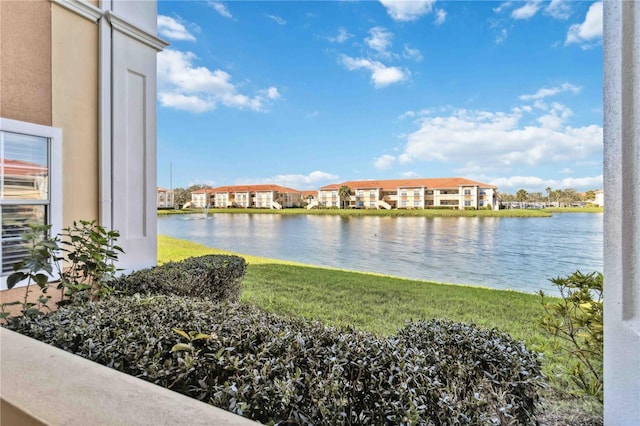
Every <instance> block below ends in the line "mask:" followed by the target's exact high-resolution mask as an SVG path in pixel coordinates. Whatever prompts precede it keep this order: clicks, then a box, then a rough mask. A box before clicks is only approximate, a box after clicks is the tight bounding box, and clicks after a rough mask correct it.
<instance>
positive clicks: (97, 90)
mask: <svg viewBox="0 0 640 426" xmlns="http://www.w3.org/2000/svg"><path fill="white" fill-rule="evenodd" d="M156 6H157V5H156V2H155V1H145V2H136V1H81V0H32V1H29V0H16V1H0V39H1V40H2V43H1V44H0V94H1V95H0V152H2V153H3V154H2V158H0V173H1V174H2V180H1V182H3V183H1V186H0V220H1V221H2V228H3V232H2V236H0V240H1V241H0V243H1V246H2V249H1V250H0V264H1V265H2V269H1V272H0V275H1V277H0V290H1V289H5V288H6V276H7V275H8V274H9V273H11V272H12V264H13V263H14V262H16V261H18V260H20V259H21V258H23V257H24V256H25V255H26V251H25V248H24V241H23V240H22V237H21V235H22V233H23V230H24V229H25V227H26V226H27V225H28V224H48V225H51V230H50V232H51V234H52V235H55V234H57V233H59V232H60V231H61V230H62V228H64V227H67V226H71V225H72V224H73V222H74V221H77V220H80V219H82V220H95V221H96V222H97V223H99V224H100V225H102V226H104V227H105V228H107V229H114V230H118V231H119V232H120V238H119V240H118V245H120V246H122V247H123V249H124V251H125V253H124V254H123V255H121V256H120V262H119V265H118V266H119V267H121V268H123V269H124V270H132V269H139V268H142V267H147V266H151V265H154V264H155V263H156V244H157V239H156V232H157V231H156V205H157V193H154V192H153V189H154V188H155V187H156V154H155V153H156V55H157V53H158V51H161V50H162V49H163V48H164V47H166V46H167V44H166V43H165V42H164V41H162V40H160V39H159V38H157V36H156V25H157V24H156V20H157V8H156ZM12 291H13V290H12ZM5 297H6V298H9V297H10V296H7V295H5V294H0V298H2V299H3V300H4V298H5Z"/></svg>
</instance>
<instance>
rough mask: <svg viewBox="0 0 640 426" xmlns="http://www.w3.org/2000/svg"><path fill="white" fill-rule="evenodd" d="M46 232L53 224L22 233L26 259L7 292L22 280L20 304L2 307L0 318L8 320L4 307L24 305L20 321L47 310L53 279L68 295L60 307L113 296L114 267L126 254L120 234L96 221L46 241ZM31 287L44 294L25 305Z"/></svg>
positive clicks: (17, 267)
mask: <svg viewBox="0 0 640 426" xmlns="http://www.w3.org/2000/svg"><path fill="white" fill-rule="evenodd" d="M50 231H51V225H34V224H29V225H28V227H27V229H26V230H25V232H24V233H23V234H22V239H23V240H24V242H25V249H26V251H27V254H28V255H27V256H26V257H25V259H23V260H21V261H19V262H16V263H14V264H13V270H14V272H13V273H12V274H11V275H9V276H8V277H7V287H8V288H10V289H11V288H13V287H14V286H15V285H17V284H18V283H19V282H21V281H23V280H26V289H25V293H24V299H23V301H22V302H20V301H13V302H8V303H2V304H1V305H0V319H6V318H8V317H9V316H10V314H9V312H8V311H6V307H8V306H12V305H18V304H22V310H21V313H22V314H23V315H24V316H26V315H37V314H40V313H42V310H43V308H47V309H50V308H49V306H47V302H48V301H49V299H51V296H49V295H48V294H47V290H49V281H50V280H52V279H58V284H57V287H56V288H57V289H59V290H62V291H63V292H64V296H66V299H63V300H61V301H59V302H58V305H59V306H62V305H67V304H70V303H73V302H75V301H83V300H87V299H92V300H96V299H100V298H103V297H106V296H109V295H111V293H112V287H111V286H110V284H111V282H112V281H113V280H114V279H115V274H116V272H117V271H118V269H117V268H116V265H115V262H117V261H118V255H119V253H124V251H123V250H122V248H121V247H119V246H117V245H116V244H115V242H116V240H117V239H118V237H119V236H120V233H118V231H113V230H112V231H107V230H106V229H105V228H103V227H102V226H100V225H98V224H97V223H96V222H95V221H87V220H81V221H79V222H75V221H74V222H73V226H72V227H67V228H64V229H63V233H62V234H58V235H55V236H49V233H50ZM54 268H55V274H54ZM32 283H36V284H37V285H38V287H39V288H40V290H41V291H42V296H41V297H39V298H38V302H37V303H32V302H29V301H28V297H29V293H30V286H31V284H32Z"/></svg>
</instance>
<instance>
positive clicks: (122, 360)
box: [9, 296, 542, 425]
mask: <svg viewBox="0 0 640 426" xmlns="http://www.w3.org/2000/svg"><path fill="white" fill-rule="evenodd" d="M9 328H12V329H14V330H16V331H18V332H20V333H23V334H26V335H29V336H32V337H34V338H37V339H39V340H42V341H44V342H48V343H50V344H53V345H55V346H57V347H60V348H62V349H64V350H67V351H70V352H73V353H75V354H78V355H80V356H83V357H85V358H88V359H91V360H93V361H96V362H99V363H101V364H104V365H106V366H109V367H112V368H115V369H117V370H120V371H123V372H126V373H128V374H131V375H133V376H137V377H140V378H142V379H145V380H148V381H150V382H153V383H156V384H158V385H161V386H164V387H167V388H170V389H173V390H175V391H177V392H180V393H183V394H186V395H188V396H191V397H194V398H197V399H199V400H202V401H206V402H208V403H210V404H213V405H215V406H218V407H221V408H223V409H226V410H229V411H232V412H234V413H237V414H241V415H243V416H246V417H249V418H251V419H254V420H257V421H259V422H263V423H270V422H272V423H275V424H376V425H379V424H433V425H445V424H446V425H451V424H510V423H513V424H516V423H517V424H535V404H536V401H537V399H538V390H539V387H540V386H541V384H542V378H541V372H540V366H539V363H538V360H537V358H536V355H535V354H534V353H531V352H529V351H527V349H526V348H525V347H524V346H523V345H522V344H520V343H517V342H515V341H513V340H512V339H511V338H510V337H509V336H507V335H505V334H501V333H498V332H496V331H485V330H481V329H478V328H476V327H474V326H472V325H461V324H457V323H453V322H448V321H432V322H419V323H411V324H407V325H406V327H404V328H403V329H401V330H400V331H399V332H398V333H397V335H395V336H392V337H389V338H378V337H376V336H374V335H372V334H368V333H365V332H360V331H356V330H353V329H336V328H330V327H326V326H324V325H322V324H320V323H316V322H311V321H306V320H302V319H294V318H284V317H279V316H276V315H274V314H269V313H266V312H263V311H260V310H258V309H256V308H253V307H251V306H246V305H241V304H214V303H211V302H208V301H205V300H200V299H197V298H187V297H175V296H173V297H167V296H151V297H146V298H144V297H140V296H134V297H123V298H113V299H110V300H105V301H102V302H98V303H88V304H86V305H82V306H74V307H70V308H62V309H59V310H58V311H56V312H54V313H51V314H49V315H46V316H43V317H37V318H32V319H22V320H21V321H15V322H13V323H11V324H10V325H9ZM199 333H202V334H199Z"/></svg>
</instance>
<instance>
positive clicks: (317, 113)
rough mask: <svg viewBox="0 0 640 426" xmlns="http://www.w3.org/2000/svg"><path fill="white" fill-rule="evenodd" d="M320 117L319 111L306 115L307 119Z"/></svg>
mask: <svg viewBox="0 0 640 426" xmlns="http://www.w3.org/2000/svg"><path fill="white" fill-rule="evenodd" d="M319 115H320V112H319V111H311V112H308V113H307V114H306V115H305V117H306V118H316V117H317V116H319Z"/></svg>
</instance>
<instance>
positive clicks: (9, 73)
mask: <svg viewBox="0 0 640 426" xmlns="http://www.w3.org/2000/svg"><path fill="white" fill-rule="evenodd" d="M50 7H51V6H50V3H49V1H48V0H20V1H0V116H1V117H4V118H10V119H13V120H21V121H27V122H30V123H35V124H42V125H46V126H50V125H51V20H50Z"/></svg>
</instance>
